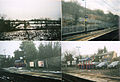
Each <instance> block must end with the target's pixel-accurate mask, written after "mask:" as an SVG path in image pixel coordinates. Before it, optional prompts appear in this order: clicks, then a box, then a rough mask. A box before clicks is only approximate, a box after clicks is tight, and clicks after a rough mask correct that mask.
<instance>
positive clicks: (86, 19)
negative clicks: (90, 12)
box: [82, 0, 88, 33]
mask: <svg viewBox="0 0 120 82" xmlns="http://www.w3.org/2000/svg"><path fill="white" fill-rule="evenodd" d="M82 1H85V17H84V18H85V20H84V21H85V33H87V18H88V16H87V12H86V0H82Z"/></svg>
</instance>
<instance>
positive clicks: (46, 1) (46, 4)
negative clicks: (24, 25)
mask: <svg viewBox="0 0 120 82" xmlns="http://www.w3.org/2000/svg"><path fill="white" fill-rule="evenodd" d="M60 12H61V2H60V0H0V14H2V15H3V14H4V15H6V16H7V18H9V19H23V20H25V19H33V18H51V19H58V18H60V16H61V13H60Z"/></svg>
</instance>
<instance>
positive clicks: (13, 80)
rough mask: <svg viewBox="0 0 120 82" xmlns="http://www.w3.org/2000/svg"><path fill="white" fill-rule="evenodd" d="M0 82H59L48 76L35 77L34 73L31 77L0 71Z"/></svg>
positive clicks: (29, 75) (59, 81)
mask: <svg viewBox="0 0 120 82" xmlns="http://www.w3.org/2000/svg"><path fill="white" fill-rule="evenodd" d="M51 75H52V74H51ZM0 82H61V80H60V79H56V78H53V77H50V74H49V75H46V76H44V77H42V75H41V76H35V73H34V75H33V76H32V75H31V74H26V73H24V74H19V73H11V72H9V71H5V70H0Z"/></svg>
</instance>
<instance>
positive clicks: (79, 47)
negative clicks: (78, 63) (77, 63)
mask: <svg viewBox="0 0 120 82" xmlns="http://www.w3.org/2000/svg"><path fill="white" fill-rule="evenodd" d="M76 48H78V52H79V55H80V48H81V47H80V46H77V47H76Z"/></svg>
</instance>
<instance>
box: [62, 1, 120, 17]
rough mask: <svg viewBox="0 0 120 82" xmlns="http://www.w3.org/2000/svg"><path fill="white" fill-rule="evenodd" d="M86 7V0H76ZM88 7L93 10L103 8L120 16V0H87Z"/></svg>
mask: <svg viewBox="0 0 120 82" xmlns="http://www.w3.org/2000/svg"><path fill="white" fill-rule="evenodd" d="M64 1H71V0H64ZM76 1H78V2H79V3H80V4H81V6H84V7H85V0H76ZM86 7H87V8H89V9H92V10H95V9H101V10H103V11H104V12H105V13H108V11H111V12H112V13H114V14H117V15H119V16H120V0H86Z"/></svg>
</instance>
